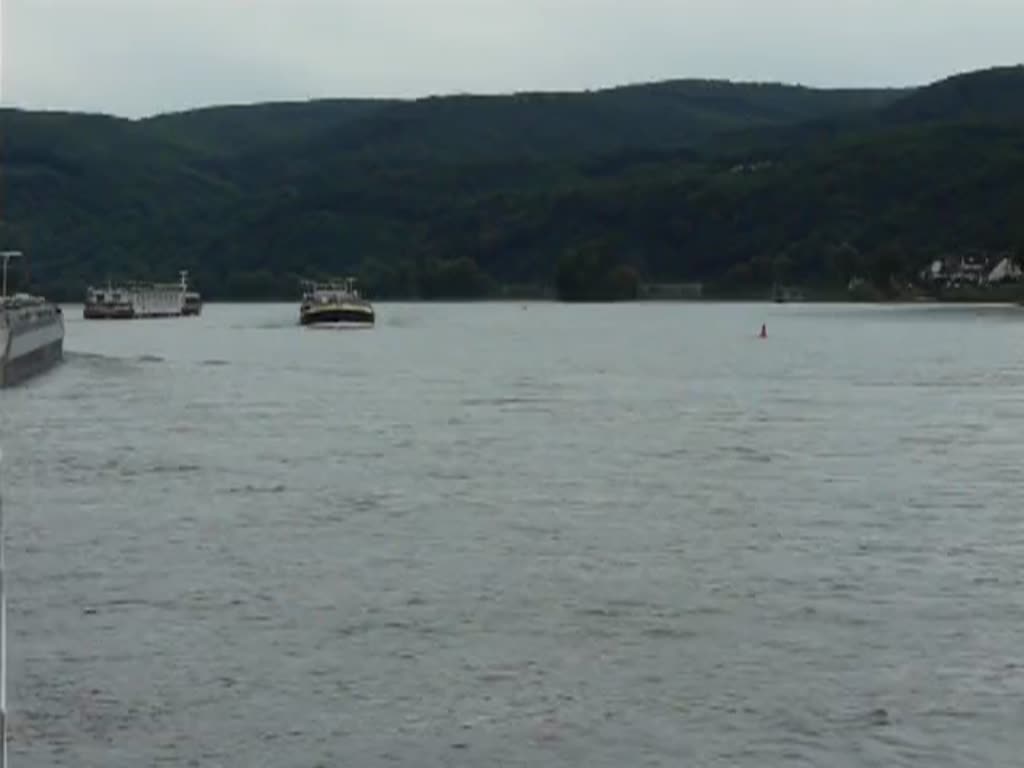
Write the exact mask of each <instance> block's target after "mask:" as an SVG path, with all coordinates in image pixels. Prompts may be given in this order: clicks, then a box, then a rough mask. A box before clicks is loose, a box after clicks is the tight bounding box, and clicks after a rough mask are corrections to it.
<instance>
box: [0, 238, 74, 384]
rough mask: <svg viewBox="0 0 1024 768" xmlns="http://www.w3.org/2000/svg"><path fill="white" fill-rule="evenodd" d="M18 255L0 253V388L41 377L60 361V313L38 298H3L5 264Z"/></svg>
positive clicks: (5, 296) (6, 252)
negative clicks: (0, 279) (0, 264)
mask: <svg viewBox="0 0 1024 768" xmlns="http://www.w3.org/2000/svg"><path fill="white" fill-rule="evenodd" d="M20 256H21V253H20V252H17V251H5V252H3V253H0V260H2V261H3V287H2V290H0V387H6V386H11V385H14V384H19V383H21V382H22V381H25V380H26V379H28V378H30V377H32V376H35V375H37V374H40V373H43V372H45V371H47V370H49V369H50V368H52V367H53V366H54V365H56V364H57V363H59V362H60V361H61V360H62V359H63V357H64V313H63V312H62V311H61V308H60V307H58V306H57V305H56V304H54V303H53V302H51V301H47V300H46V299H44V298H43V297H41V296H32V295H30V294H27V293H15V294H14V295H13V296H8V295H7V263H8V261H9V260H10V259H13V258H19V257H20Z"/></svg>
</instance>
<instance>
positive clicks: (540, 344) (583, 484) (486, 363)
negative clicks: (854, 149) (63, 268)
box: [0, 304, 1024, 768]
mask: <svg viewBox="0 0 1024 768" xmlns="http://www.w3.org/2000/svg"><path fill="white" fill-rule="evenodd" d="M67 314H68V318H69V323H68V339H67V346H68V348H69V354H68V359H67V361H66V363H65V364H64V365H63V366H62V367H61V368H60V369H58V370H57V371H54V372H53V373H52V374H50V375H47V376H45V377H44V378H41V379H38V380H36V381H35V382H33V383H32V384H31V385H30V386H27V387H23V388H19V389H14V390H9V391H6V392H3V393H0V437H2V440H3V444H4V449H5V455H6V458H5V463H6V472H5V486H6V495H5V502H6V504H5V511H6V516H7V524H8V537H9V538H8V579H9V582H8V591H9V594H10V600H11V605H10V650H9V653H10V691H9V694H10V695H9V707H10V710H11V715H10V717H11V739H12V744H11V762H12V765H14V766H19V767H24V768H27V767H29V766H33V767H38V768H43V767H44V766H103V767H104V768H120V767H122V766H123V767H125V768H127V767H128V766H132V767H133V768H134V767H135V766H157V765H174V766H189V765H191V766H202V767H203V768H206V767H207V766H210V767H216V766H232V767H234V766H238V767H240V768H241V767H245V768H251V767H253V766H267V767H268V768H269V767H271V766H272V767H273V768H288V767H291V766H294V767H295V768H313V767H314V766H360V767H361V766H367V767H368V768H377V767H378V766H410V767H415V768H419V767H420V766H423V767H425V768H429V767H432V766H524V767H525V766H531V767H532V766H588V767H593V766H608V767H609V768H610V767H612V766H615V767H618V766H680V765H687V766H730V767H739V768H764V767H765V766H769V767H775V766H829V767H830V768H845V767H847V766H911V765H912V766H927V767H929V768H931V767H934V766H939V767H941V766H1015V765H1019V764H1020V758H1021V755H1022V754H1024V733H1022V731H1021V724H1022V723H1024V583H1022V582H1024V567H1022V564H1024V483H1022V482H1021V472H1022V468H1024V312H1021V311H1017V310H1014V309H998V308H972V307H960V308H929V307H913V308H910V307H885V308H879V307H835V306H796V305H778V306H776V305H761V306H753V305H711V304H708V305H658V304H646V305H629V306H616V307H588V306H582V307H565V306H559V305H550V304H531V305H529V306H528V307H523V306H520V305H518V304H507V305H452V306H440V305H431V306H417V305H400V304H393V305H392V304H381V305H379V307H378V318H379V324H378V327H377V328H375V329H373V330H368V331H354V332H353V331H350V332H338V331H324V330H310V329H301V328H299V327H297V326H296V325H295V324H294V323H295V319H296V318H295V314H296V313H295V307H293V306H291V305H262V306H217V305H211V306H208V307H207V308H206V309H205V311H204V314H203V316H202V317H201V318H198V319H182V320H154V321H139V322H133V323H123V324H118V323H111V324H105V323H86V322H84V321H82V320H80V319H78V318H80V316H81V310H80V308H79V307H68V308H67ZM762 321H767V323H768V330H769V338H768V340H766V341H760V340H758V339H756V338H755V334H756V331H757V329H758V328H759V327H760V324H761V322H762Z"/></svg>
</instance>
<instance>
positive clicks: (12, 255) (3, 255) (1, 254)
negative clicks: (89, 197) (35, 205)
mask: <svg viewBox="0 0 1024 768" xmlns="http://www.w3.org/2000/svg"><path fill="white" fill-rule="evenodd" d="M20 258H21V251H0V259H3V261H4V279H3V289H2V290H0V299H5V298H7V263H8V262H9V261H10V260H11V259H20ZM0 768H2V767H0Z"/></svg>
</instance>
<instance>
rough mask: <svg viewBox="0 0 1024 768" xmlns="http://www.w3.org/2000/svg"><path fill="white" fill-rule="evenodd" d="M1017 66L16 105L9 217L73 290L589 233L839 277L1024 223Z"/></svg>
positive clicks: (442, 287)
mask: <svg viewBox="0 0 1024 768" xmlns="http://www.w3.org/2000/svg"><path fill="white" fill-rule="evenodd" d="M1019 75H1020V72H1019V70H1014V69H1010V70H994V71H987V72H979V73H974V74H970V75H965V76H960V77H958V78H953V79H952V80H950V81H944V82H943V83H937V84H935V85H933V86H929V87H925V88H920V89H915V90H909V91H886V90H882V91H874V90H844V91H829V90H814V89H807V88H799V87H792V86H784V85H771V84H766V85H758V84H741V83H740V84H736V83H725V82H714V81H674V82H665V83H656V84H650V85H638V86H629V87H622V88H613V89H608V90H603V91H595V92H588V93H560V94H517V95H511V96H502V97H497V96H489V97H482V96H454V97H445V98H432V99H423V100H417V101H387V100H381V101H373V100H351V101H348V100H334V101H311V102H304V103H291V104H263V105H255V106H237V107H223V108H212V109H204V110H198V111H194V112H186V113H180V114H174V115H164V116H160V117H156V118H150V119H147V120H140V121H129V120H119V119H115V118H109V117H97V116H86V115H73V114H59V113H26V112H18V111H10V110H8V111H2V112H0V132H2V134H3V135H2V142H0V152H2V153H3V154H2V155H0V162H2V165H3V170H4V180H5V190H4V192H5V198H6V201H7V204H6V205H5V206H4V209H3V210H4V215H5V219H4V222H3V224H2V225H0V240H3V241H4V243H5V244H9V245H13V246H18V247H22V248H23V249H25V250H26V251H28V252H29V253H30V255H31V256H32V259H33V272H32V274H33V278H34V279H35V281H36V285H37V287H38V288H40V289H42V290H46V291H48V292H50V293H52V294H53V295H55V296H63V297H72V298H74V297H77V296H79V295H80V293H81V290H82V288H83V286H84V284H85V283H86V282H87V281H90V280H99V279H103V278H105V277H106V276H107V275H111V276H114V277H117V276H134V277H143V276H151V277H155V278H171V277H173V275H174V274H175V272H176V270H177V269H178V268H188V269H190V270H192V272H193V274H195V275H196V276H197V278H198V280H199V281H200V287H201V288H202V289H203V290H204V292H206V293H207V295H210V296H213V297H216V296H221V297H227V296H233V297H252V298H256V297H266V296H273V295H282V294H285V295H287V294H288V292H289V291H290V290H292V289H293V288H294V279H295V278H296V277H297V276H298V275H312V274H330V273H338V272H358V273H360V274H361V275H362V276H363V278H364V281H365V283H366V284H367V288H368V289H369V290H370V291H371V292H372V293H375V295H379V296H385V295H396V296H399V295H419V296H425V297H434V296H451V295H476V294H479V293H482V292H487V291H489V290H492V289H494V287H495V285H496V284H534V285H540V284H543V285H550V284H551V283H552V282H553V280H554V272H555V269H556V265H557V264H558V263H559V260H560V259H561V257H562V256H563V255H564V254H566V253H570V252H573V253H575V252H577V251H579V249H580V248H584V247H586V248H587V249H589V250H587V252H588V253H597V252H598V251H601V252H602V253H605V254H606V255H605V256H601V259H602V260H604V261H607V258H609V257H607V252H608V251H614V254H615V256H614V258H615V259H617V260H618V261H619V262H622V263H625V264H628V265H629V266H630V268H632V269H634V270H635V271H636V272H637V273H638V274H639V275H640V276H641V278H642V279H645V280H655V281H656V280H693V279H700V280H705V281H709V282H712V283H716V284H720V285H721V286H723V290H724V289H729V290H747V289H749V288H750V287H752V286H756V285H759V284H763V283H765V282H766V281H767V282H771V281H773V280H775V279H780V278H781V277H785V278H786V279H791V280H797V281H806V280H812V281H824V282H828V281H832V282H835V283H836V284H839V283H841V282H842V281H843V280H844V279H846V278H848V277H849V274H848V273H851V270H852V271H854V272H855V271H857V270H860V271H867V272H870V273H872V274H873V275H876V276H879V275H882V274H883V273H884V272H885V271H886V269H890V268H891V269H892V270H896V271H898V272H900V273H903V272H909V271H912V269H913V267H914V266H915V265H916V264H918V263H920V262H921V261H922V260H923V259H926V258H928V256H929V255H930V254H933V253H935V252H937V251H941V250H942V249H948V248H959V247H986V248H1006V247H1016V246H1017V245H1024V232H1021V225H1020V223H1018V220H1019V219H1020V218H1021V217H1019V216H1017V215H1016V214H1015V213H1014V211H1019V210H1024V199H1022V197H1021V187H1022V185H1024V169H1022V168H1021V147H1022V146H1024V135H1022V128H1021V124H1020V122H1019V121H1018V120H1017V112H1016V110H1015V108H1011V107H1007V106H1000V105H999V103H1000V102H1003V101H1012V102H1014V103H1015V104H1018V105H1019V104H1020V103H1022V102H1021V100H1020V99H1019V91H1018V90H1017V89H1018V88H1019V80H1020V77H1019ZM950 83H953V84H954V85H950ZM595 244H597V245H595ZM595 248H597V250H596V251H595V250H594V249H595ZM602 249H603V251H602ZM837 249H841V253H842V254H845V255H844V256H843V257H842V258H839V257H837V256H836V253H837V252H839V251H837ZM851 252H855V253H856V254H857V257H856V259H853V258H852V257H851V256H850V254H851ZM880 254H881V255H880ZM604 261H602V263H604ZM840 261H841V262H843V264H844V265H845V266H842V267H840V266H837V264H838V263H839V262H840ZM851 264H852V266H851ZM879 264H882V265H883V266H879ZM886 264H887V265H889V266H884V265H886Z"/></svg>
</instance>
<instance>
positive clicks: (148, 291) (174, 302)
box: [82, 271, 202, 320]
mask: <svg viewBox="0 0 1024 768" xmlns="http://www.w3.org/2000/svg"><path fill="white" fill-rule="evenodd" d="M179 274H180V280H179V281H178V282H177V283H119V284H113V283H107V285H105V286H102V287H99V288H94V287H93V286H89V288H87V289H86V292H85V305H84V307H83V309H82V317H84V318H85V319H86V320H136V319H142V318H158V317H186V316H189V315H198V314H199V313H200V311H201V310H202V300H201V299H200V297H199V294H198V293H196V292H195V291H190V290H189V289H188V272H186V271H182V272H181V273H179Z"/></svg>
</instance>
